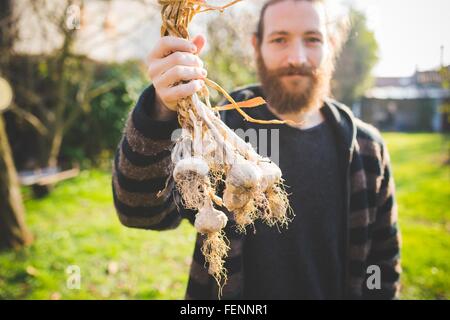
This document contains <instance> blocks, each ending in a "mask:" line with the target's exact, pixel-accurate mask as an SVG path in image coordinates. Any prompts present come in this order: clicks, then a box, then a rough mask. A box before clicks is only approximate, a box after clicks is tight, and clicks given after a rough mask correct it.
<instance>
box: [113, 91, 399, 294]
mask: <svg viewBox="0 0 450 320" xmlns="http://www.w3.org/2000/svg"><path fill="white" fill-rule="evenodd" d="M232 96H233V98H234V99H235V100H237V101H242V100H246V99H250V98H253V97H255V96H262V92H261V90H260V87H258V86H252V87H247V88H244V89H241V90H237V91H236V92H234V93H233V94H232ZM154 99H155V90H154V88H153V87H152V86H150V87H149V88H147V89H146V90H145V91H144V93H143V94H142V95H141V97H140V98H139V101H138V102H137V105H136V107H135V108H134V109H133V110H132V111H131V113H130V116H129V118H128V120H127V123H126V127H125V130H124V134H123V137H122V139H121V141H120V143H119V147H118V149H117V152H116V156H115V161H114V167H113V179H112V180H113V181H112V186H113V196H114V204H115V207H116V211H117V213H118V217H119V219H120V221H121V223H122V224H124V225H125V226H127V227H132V228H142V229H148V230H158V231H162V230H170V229H174V228H176V227H177V226H178V225H179V224H180V222H181V221H182V219H184V218H186V219H188V220H189V221H190V222H191V223H193V220H194V215H195V212H192V211H190V210H186V209H183V208H182V206H181V205H180V196H179V194H178V192H177V191H176V188H174V185H173V180H172V179H168V177H169V176H170V175H171V172H172V169H173V166H172V163H171V159H170V152H171V149H172V147H173V142H172V141H171V134H172V132H173V131H174V130H175V129H177V128H179V125H178V123H177V121H176V119H173V120H169V121H155V120H153V119H152V117H151V111H152V107H153V105H154ZM323 114H324V115H325V117H326V120H327V121H329V122H330V123H331V124H332V125H333V129H334V132H335V134H336V143H338V150H339V153H340V157H341V159H343V161H342V171H343V174H344V176H345V179H344V180H345V186H344V187H345V189H344V190H345V199H344V203H345V208H344V212H345V225H346V240H345V241H346V248H345V253H344V254H345V261H346V265H345V288H346V289H345V296H344V297H345V298H346V299H392V298H396V297H397V295H398V292H399V277H400V273H401V268H400V233H399V230H398V226H397V206H396V203H395V198H394V194H395V187H394V180H393V177H392V171H391V167H390V160H389V153H388V150H387V148H386V145H385V144H384V142H383V140H382V138H381V136H380V133H379V132H378V131H377V129H375V128H374V127H372V126H370V125H368V124H366V123H363V122H362V121H361V120H359V119H357V118H355V117H354V116H353V115H352V113H351V111H350V110H349V109H348V108H347V107H345V106H343V105H342V104H339V103H337V102H335V101H331V100H330V101H327V102H326V103H325V104H324V107H323ZM224 121H225V122H226V123H227V125H228V126H230V127H231V128H232V129H237V128H242V123H243V122H242V120H241V118H240V117H239V116H238V115H237V113H236V111H227V112H226V113H225V114H224ZM247 125H249V126H250V125H251V124H248V123H247ZM167 181H170V182H169V185H168V188H166V189H165V190H166V191H165V192H164V194H162V195H160V197H157V193H158V191H159V190H163V189H164V187H165V184H166V182H167ZM225 232H226V235H227V237H228V239H229V240H230V252H229V255H228V257H227V258H226V261H225V268H227V270H228V281H227V284H226V285H225V287H224V288H223V292H222V293H223V298H224V299H239V298H241V297H242V283H243V277H244V276H245V275H244V273H243V265H242V263H243V259H242V248H243V242H244V241H245V235H242V234H238V233H237V232H236V231H235V225H234V223H233V221H232V219H231V221H230V223H229V224H228V225H227V226H226V228H225ZM202 239H203V238H202V235H200V234H198V235H197V240H196V244H195V249H194V255H193V259H192V264H191V270H190V277H189V282H188V287H187V291H186V298H187V299H216V298H217V296H218V295H217V292H218V291H217V290H218V288H217V285H216V284H215V281H214V279H213V278H212V277H211V276H209V275H208V273H207V269H206V268H205V267H204V264H205V260H204V258H203V255H202V254H201V251H200V248H201V244H202ZM370 265H376V266H378V267H379V268H380V270H381V288H380V289H372V290H369V289H368V287H367V285H366V281H367V280H368V277H369V276H370V275H371V274H370V273H369V272H368V271H367V270H368V269H367V268H368V266H370Z"/></svg>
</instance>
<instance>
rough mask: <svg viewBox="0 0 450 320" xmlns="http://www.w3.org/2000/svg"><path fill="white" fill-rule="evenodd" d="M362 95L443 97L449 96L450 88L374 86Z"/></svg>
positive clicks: (410, 97)
mask: <svg viewBox="0 0 450 320" xmlns="http://www.w3.org/2000/svg"><path fill="white" fill-rule="evenodd" d="M364 97H365V98H368V99H379V100H385V99H390V100H413V99H445V98H450V90H447V89H442V88H423V87H418V86H408V87H398V86H390V87H375V88H372V89H369V90H367V91H366V93H365V95H364Z"/></svg>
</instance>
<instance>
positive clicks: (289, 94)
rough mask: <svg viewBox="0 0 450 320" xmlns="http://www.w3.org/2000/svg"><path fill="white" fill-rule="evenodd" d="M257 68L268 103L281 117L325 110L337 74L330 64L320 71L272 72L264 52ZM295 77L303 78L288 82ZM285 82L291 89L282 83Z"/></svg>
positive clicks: (299, 67) (291, 67) (302, 68)
mask: <svg viewBox="0 0 450 320" xmlns="http://www.w3.org/2000/svg"><path fill="white" fill-rule="evenodd" d="M257 68H258V76H259V78H260V81H261V86H262V90H263V93H264V95H265V99H266V101H267V102H268V104H269V105H270V107H271V108H273V109H274V110H275V111H276V112H277V113H279V114H288V113H299V112H305V111H309V110H311V109H314V108H317V107H318V106H319V107H321V106H322V104H323V101H324V100H325V98H326V97H327V96H328V94H329V91H330V80H331V75H332V71H333V66H332V63H331V62H326V63H324V64H323V65H322V66H321V67H319V68H312V67H310V66H308V65H289V66H288V67H283V68H278V69H274V70H269V69H267V67H266V64H265V62H264V60H263V58H262V55H261V52H258V53H257ZM294 75H296V76H301V77H295V78H292V79H287V78H284V77H285V76H294ZM283 78H284V80H286V81H287V82H288V83H289V84H288V85H287V84H286V83H285V82H283V81H282V80H283ZM289 87H290V88H289Z"/></svg>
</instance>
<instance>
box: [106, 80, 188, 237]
mask: <svg viewBox="0 0 450 320" xmlns="http://www.w3.org/2000/svg"><path fill="white" fill-rule="evenodd" d="M154 101H155V89H154V87H153V86H150V87H149V88H147V89H146V90H145V91H144V92H143V93H142V95H141V97H140V98H139V100H138V102H137V105H136V106H135V108H134V109H133V110H132V111H131V112H130V115H129V117H128V119H127V122H126V126H125V129H124V133H123V136H122V139H121V141H120V143H119V146H118V148H117V151H116V155H115V159H114V165H113V174H112V190H113V198H114V205H115V208H116V211H117V214H118V217H119V220H120V222H121V223H122V224H123V225H125V226H127V227H131V228H142V229H151V230H168V229H173V228H176V227H177V226H178V225H179V224H180V222H181V219H182V216H181V214H180V213H179V212H178V209H177V206H176V202H177V201H176V200H174V197H176V193H175V192H173V189H174V188H173V180H172V179H168V178H169V176H170V175H171V172H172V163H171V157H170V155H171V150H172V148H173V144H174V143H173V142H172V140H171V136H172V134H173V132H174V131H175V130H176V129H178V128H179V125H178V121H177V119H176V117H174V119H171V120H169V121H156V120H153V119H152V116H151V114H152V111H153V108H154ZM167 181H171V182H170V183H169V185H168V187H167V188H165V185H166V182H167ZM160 190H164V192H163V193H162V194H160V195H159V196H158V192H159V191H160Z"/></svg>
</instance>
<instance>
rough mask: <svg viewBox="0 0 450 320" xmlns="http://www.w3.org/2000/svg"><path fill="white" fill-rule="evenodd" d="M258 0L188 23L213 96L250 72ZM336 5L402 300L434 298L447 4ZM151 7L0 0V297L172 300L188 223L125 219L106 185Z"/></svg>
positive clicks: (144, 1) (448, 279) (447, 173)
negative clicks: (172, 226)
mask: <svg viewBox="0 0 450 320" xmlns="http://www.w3.org/2000/svg"><path fill="white" fill-rule="evenodd" d="M210 2H211V3H213V4H225V2H226V1H210ZM261 3H262V1H260V0H254V1H253V0H246V1H244V2H242V3H239V4H237V5H235V6H233V7H232V8H230V9H229V10H227V11H225V12H224V13H222V14H220V13H216V12H212V13H205V14H202V15H199V16H197V17H196V18H195V19H194V22H193V24H192V27H191V34H193V35H195V34H197V33H203V34H205V35H206V36H207V39H208V43H207V47H206V50H205V52H204V53H203V54H202V58H203V59H204V61H205V62H206V67H207V69H208V70H209V75H210V77H211V78H212V79H213V80H214V81H216V82H218V83H219V84H221V85H222V86H223V87H224V88H225V89H226V90H228V91H232V90H233V89H234V88H236V87H238V86H242V85H247V84H250V83H253V82H256V81H257V79H256V72H255V67H254V62H253V52H252V49H251V46H250V37H251V33H252V31H253V30H255V27H256V22H257V19H258V14H259V7H260V6H261ZM335 3H337V1H336V2H335ZM335 9H336V10H334V11H333V12H334V13H336V15H335V16H334V19H336V21H338V20H339V18H341V17H343V16H348V17H349V19H350V22H351V29H350V35H349V38H348V40H347V42H346V43H345V46H344V49H343V53H342V54H341V57H340V58H339V60H338V63H337V70H336V73H335V77H334V79H333V95H334V96H335V97H336V98H337V99H338V100H340V101H342V102H344V103H346V104H347V105H348V106H350V107H351V108H352V109H353V112H354V113H355V114H356V115H357V116H358V117H360V118H361V119H363V120H364V121H366V122H369V123H372V124H373V125H375V126H376V127H378V128H379V129H380V130H382V131H383V137H384V138H385V140H386V142H387V144H388V147H389V150H390V153H391V158H392V163H393V164H392V165H393V171H394V177H395V179H396V185H397V201H398V204H399V215H400V228H401V232H402V236H403V250H402V265H403V275H402V279H401V281H402V291H401V298H402V299H449V298H450V251H449V247H450V209H449V208H450V153H449V150H450V149H449V147H450V143H449V141H450V140H449V137H450V135H449V132H450V90H449V85H450V34H449V30H450V20H449V19H448V16H446V13H447V14H448V12H450V1H447V0H429V1H426V2H423V1H419V0H396V1H387V0H376V1H375V0H342V1H341V2H340V3H338V4H336V8H335ZM159 15H160V8H159V6H158V4H157V1H156V0H110V1H107V0H84V1H81V0H79V1H75V0H74V1H69V0H62V1H61V0H35V1H30V0H29V1H26V0H14V1H12V0H0V299H182V298H183V297H184V292H185V288H186V285H187V277H188V270H189V265H190V259H191V256H192V252H193V246H194V240H195V230H194V228H193V227H191V226H190V225H189V224H188V223H187V222H184V223H183V224H182V225H181V227H180V228H178V229H177V230H174V231H169V232H164V233H157V232H151V231H141V230H132V229H127V228H125V227H123V226H121V225H120V223H119V220H118V219H117V218H116V214H115V211H114V208H113V201H112V195H111V186H110V185H111V181H110V180H111V174H110V170H111V162H112V158H113V154H114V151H115V148H116V146H117V143H118V142H119V139H120V136H121V132H122V129H123V125H124V121H125V119H126V117H127V114H128V113H129V111H130V110H131V108H132V107H133V105H134V103H135V102H136V100H137V98H138V97H139V94H140V92H141V91H142V90H143V89H144V88H145V87H146V86H148V85H149V83H150V81H149V79H148V78H147V76H146V65H145V57H146V55H147V54H148V53H149V51H150V49H151V48H152V47H153V45H154V43H155V41H156V40H157V39H158V38H159V28H160V25H161V20H160V16H159ZM214 98H215V99H216V101H217V99H218V98H219V97H217V96H214Z"/></svg>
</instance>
